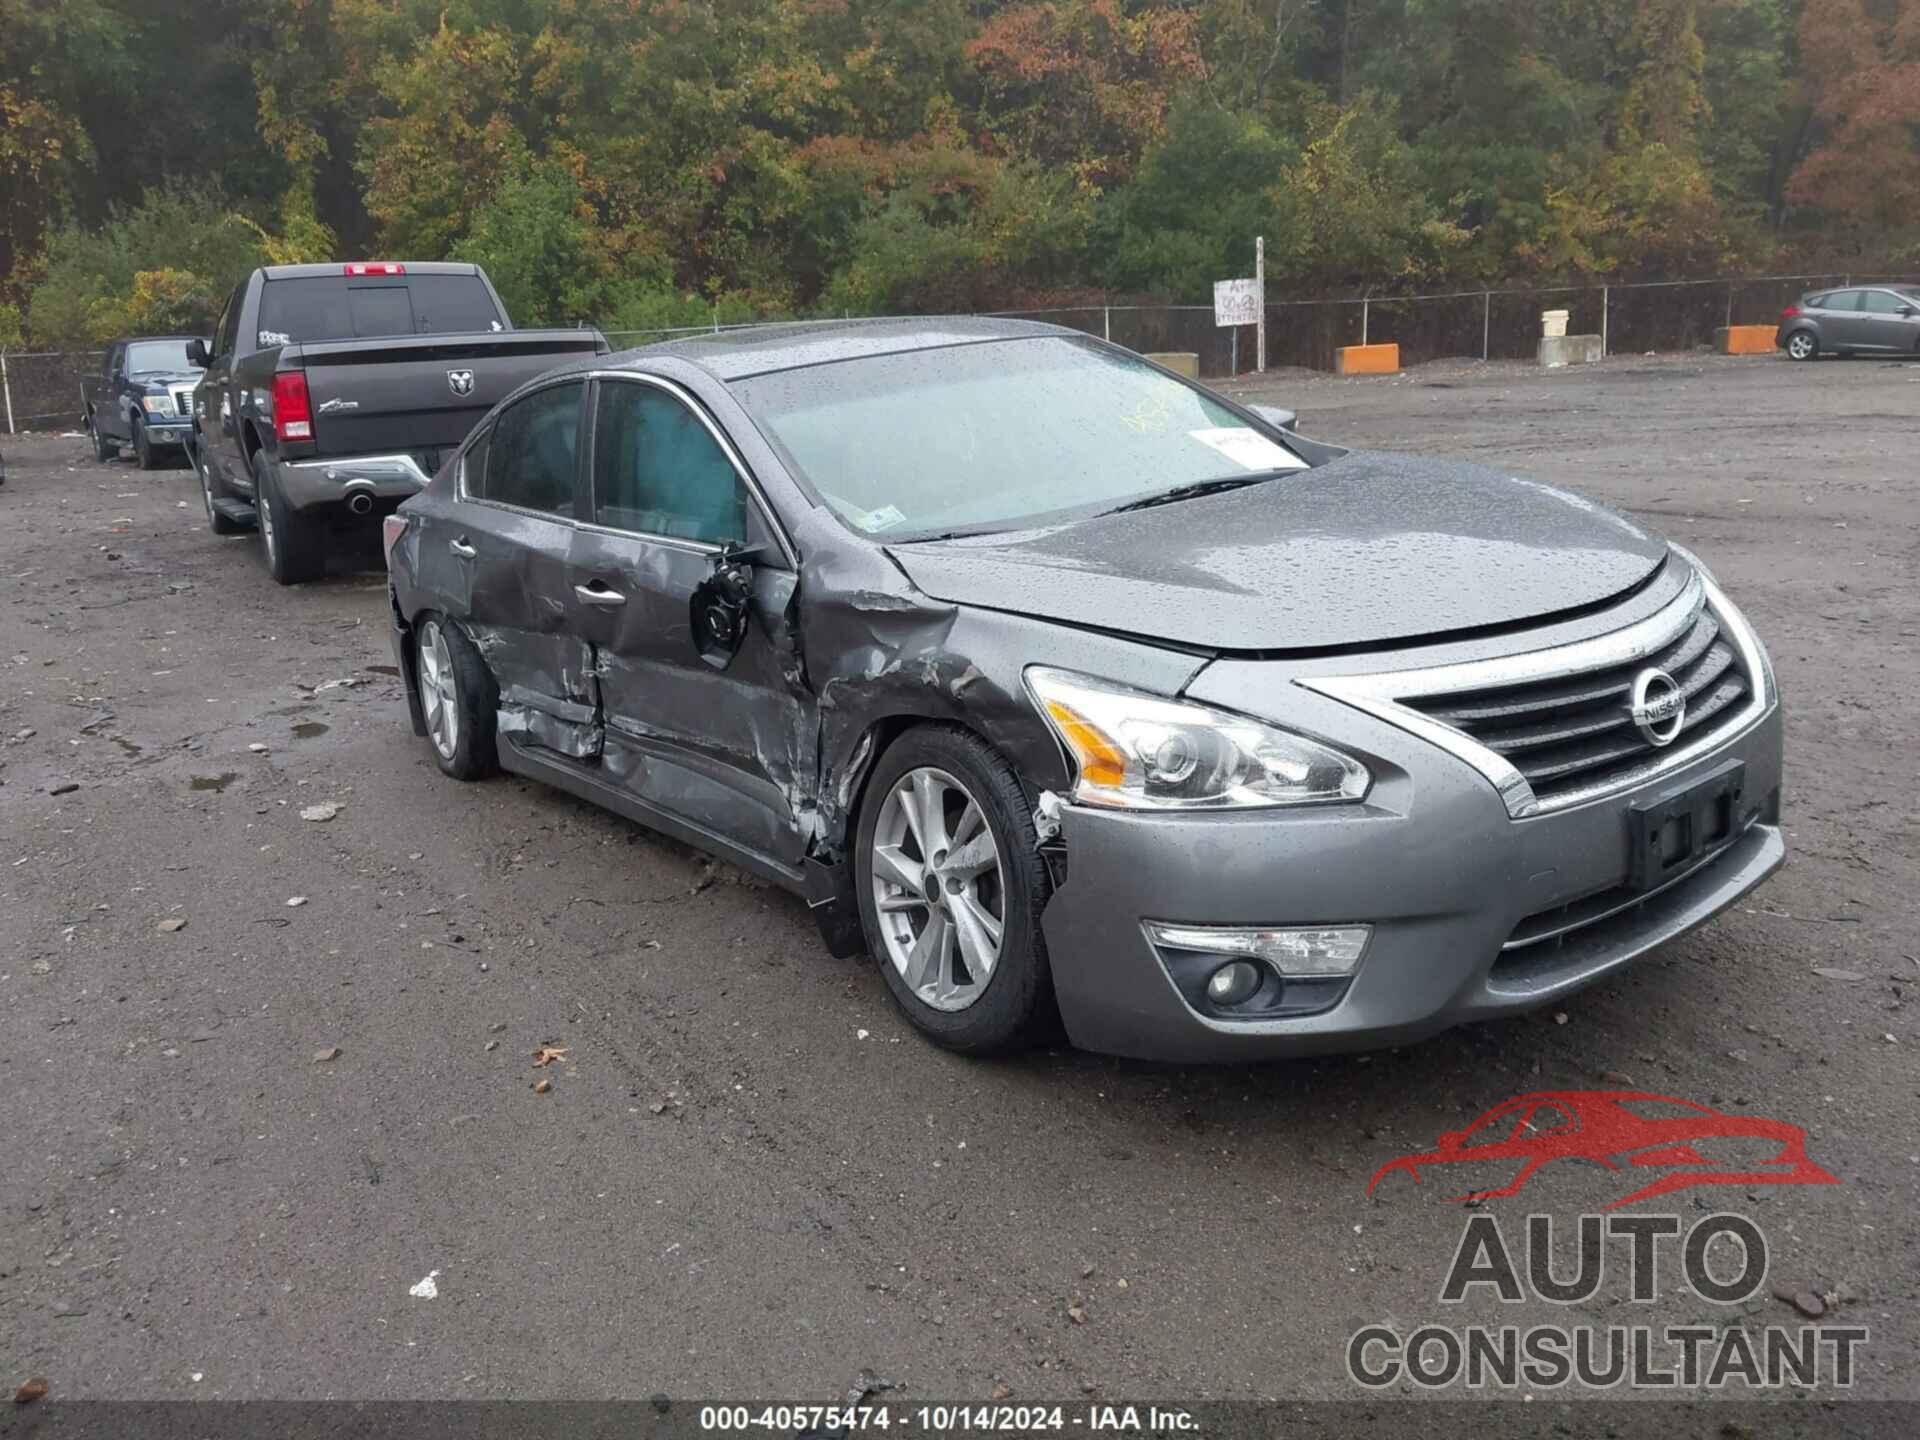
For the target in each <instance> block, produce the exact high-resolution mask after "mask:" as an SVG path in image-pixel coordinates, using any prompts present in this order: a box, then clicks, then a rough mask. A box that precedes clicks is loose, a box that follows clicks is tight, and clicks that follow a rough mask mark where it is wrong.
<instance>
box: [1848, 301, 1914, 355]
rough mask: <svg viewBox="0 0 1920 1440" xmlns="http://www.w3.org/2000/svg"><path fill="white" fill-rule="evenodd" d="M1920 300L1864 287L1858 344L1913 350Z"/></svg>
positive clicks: (1873, 348)
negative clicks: (1916, 300) (1917, 301)
mask: <svg viewBox="0 0 1920 1440" xmlns="http://www.w3.org/2000/svg"><path fill="white" fill-rule="evenodd" d="M1917 317H1920V304H1916V302H1915V301H1914V300H1912V299H1910V298H1909V297H1907V296H1905V295H1901V294H1897V293H1896V292H1894V291H1892V290H1866V291H1862V292H1861V300H1860V321H1859V324H1860V336H1861V341H1860V348H1861V349H1863V350H1868V349H1871V350H1902V351H1904V350H1912V349H1914V348H1915V346H1916V344H1920V318H1917Z"/></svg>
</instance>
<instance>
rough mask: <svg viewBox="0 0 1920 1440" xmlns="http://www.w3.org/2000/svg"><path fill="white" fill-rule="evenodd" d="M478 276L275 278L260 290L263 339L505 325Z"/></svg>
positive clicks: (276, 341) (283, 341)
mask: <svg viewBox="0 0 1920 1440" xmlns="http://www.w3.org/2000/svg"><path fill="white" fill-rule="evenodd" d="M502 328H503V326H502V317H501V315H500V312H499V311H498V310H497V309H495V308H494V304H493V297H492V296H491V295H490V294H488V293H487V286H486V282H485V281H484V280H482V279H481V278H480V277H479V276H478V275H474V274H466V275H458V274H456V275H408V276H406V277H405V278H404V279H402V278H400V277H398V276H393V277H386V276H383V277H381V278H379V279H377V280H374V279H367V280H363V279H359V278H353V279H349V277H347V276H346V275H300V276H295V277H293V278H291V279H286V280H269V281H268V282H267V283H266V286H265V288H264V289H263V290H262V291H261V292H260V334H259V337H258V339H259V344H260V345H261V346H262V347H263V348H264V347H266V346H269V345H291V344H296V343H299V342H302V341H318V340H364V339H372V338H378V337H382V336H390V335H457V334H465V333H471V332H474V331H483V330H485V331H492V330H499V329H502Z"/></svg>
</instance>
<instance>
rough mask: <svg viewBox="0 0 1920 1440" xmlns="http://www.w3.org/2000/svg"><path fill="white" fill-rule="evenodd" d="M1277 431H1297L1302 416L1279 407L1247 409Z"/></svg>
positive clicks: (1257, 406)
mask: <svg viewBox="0 0 1920 1440" xmlns="http://www.w3.org/2000/svg"><path fill="white" fill-rule="evenodd" d="M1247 408H1248V409H1249V410H1251V411H1253V413H1254V414H1256V415H1258V416H1259V417H1260V418H1261V419H1262V420H1264V421H1266V422H1267V423H1268V424H1269V425H1271V426H1273V428H1274V429H1276V430H1297V429H1298V428H1299V426H1300V416H1299V415H1298V414H1297V413H1296V412H1295V411H1292V410H1285V409H1282V408H1281V407H1280V406H1278V405H1249V406H1248V407H1247Z"/></svg>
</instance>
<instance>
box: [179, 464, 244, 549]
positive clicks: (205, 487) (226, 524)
mask: <svg viewBox="0 0 1920 1440" xmlns="http://www.w3.org/2000/svg"><path fill="white" fill-rule="evenodd" d="M187 460H188V462H189V463H190V464H192V466H193V473H194V476H195V478H196V479H198V480H199V482H200V499H201V502H202V503H203V504H204V505H205V506H206V507H207V528H208V529H209V530H211V531H213V533H214V534H216V535H238V534H239V533H240V532H241V531H243V530H245V529H246V528H247V527H246V526H244V525H241V524H239V523H238V522H237V521H233V520H229V519H228V518H227V517H226V516H224V515H222V514H221V513H220V512H219V511H218V510H216V509H214V508H213V471H212V469H211V467H209V466H208V465H207V463H206V462H205V461H204V460H202V459H201V458H200V447H199V446H198V445H193V444H189V445H188V446H187Z"/></svg>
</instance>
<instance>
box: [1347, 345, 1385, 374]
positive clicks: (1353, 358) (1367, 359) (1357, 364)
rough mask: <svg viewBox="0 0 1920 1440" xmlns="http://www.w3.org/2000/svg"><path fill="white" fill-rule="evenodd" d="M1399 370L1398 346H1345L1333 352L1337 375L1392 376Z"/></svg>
mask: <svg viewBox="0 0 1920 1440" xmlns="http://www.w3.org/2000/svg"><path fill="white" fill-rule="evenodd" d="M1399 368H1400V347H1399V346H1398V345H1343V346H1342V347H1341V348H1339V349H1338V350H1335V351H1334V352H1333V373H1334V374H1336V375H1391V374H1393V373H1394V372H1395V371H1397V370H1398V369H1399Z"/></svg>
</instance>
